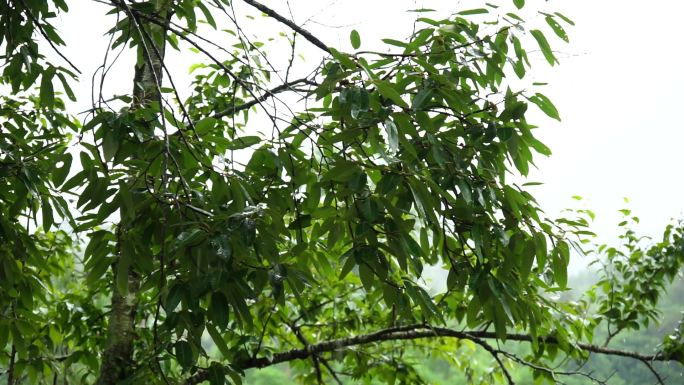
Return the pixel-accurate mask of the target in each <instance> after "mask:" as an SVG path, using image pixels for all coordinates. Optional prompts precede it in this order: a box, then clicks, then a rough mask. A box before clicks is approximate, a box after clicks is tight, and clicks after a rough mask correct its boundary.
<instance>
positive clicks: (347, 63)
mask: <svg viewBox="0 0 684 385" xmlns="http://www.w3.org/2000/svg"><path fill="white" fill-rule="evenodd" d="M330 53H331V54H332V56H333V58H335V60H337V61H338V62H339V63H340V64H342V65H343V66H344V67H346V68H347V69H350V70H354V69H356V63H355V62H354V60H352V59H351V57H350V56H349V55H347V54H346V53H343V52H340V51H338V50H336V49H335V48H332V47H330Z"/></svg>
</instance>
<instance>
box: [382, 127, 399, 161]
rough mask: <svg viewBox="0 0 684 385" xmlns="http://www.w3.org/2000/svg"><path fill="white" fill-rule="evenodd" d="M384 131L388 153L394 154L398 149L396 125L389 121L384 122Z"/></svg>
mask: <svg viewBox="0 0 684 385" xmlns="http://www.w3.org/2000/svg"><path fill="white" fill-rule="evenodd" d="M385 131H386V132H387V147H388V150H389V152H390V153H392V154H394V153H396V152H397V150H398V149H399V133H398V131H397V125H396V124H394V122H393V121H392V120H391V119H387V120H385Z"/></svg>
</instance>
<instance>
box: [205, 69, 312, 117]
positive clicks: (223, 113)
mask: <svg viewBox="0 0 684 385" xmlns="http://www.w3.org/2000/svg"><path fill="white" fill-rule="evenodd" d="M300 83H306V84H309V83H311V81H310V80H309V79H307V78H301V79H297V80H293V81H291V82H288V83H284V84H281V85H279V86H277V87H275V88H272V89H270V90H264V93H263V94H262V95H261V96H259V97H257V98H256V99H252V100H250V101H248V102H245V103H242V104H239V105H237V106H234V107H230V108H227V109H225V110H223V111H219V112H217V113H215V114H214V115H213V116H212V117H213V118H215V119H220V118H222V117H224V116H230V115H234V114H236V113H238V112H240V111H243V110H246V109H248V108H250V107H252V106H255V105H257V104H259V103H262V102H264V101H266V100H267V99H268V98H270V97H273V96H275V95H276V94H279V93H281V92H284V91H289V90H291V89H292V87H293V86H294V85H297V84H300Z"/></svg>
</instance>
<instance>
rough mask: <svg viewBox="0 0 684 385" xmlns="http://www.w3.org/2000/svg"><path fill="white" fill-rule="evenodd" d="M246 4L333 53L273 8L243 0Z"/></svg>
mask: <svg viewBox="0 0 684 385" xmlns="http://www.w3.org/2000/svg"><path fill="white" fill-rule="evenodd" d="M243 1H244V2H245V3H247V4H249V5H251V6H252V7H254V8H256V9H258V10H260V11H261V12H263V13H265V14H266V15H268V16H270V17H272V18H274V19H276V20H278V21H279V22H281V23H283V24H285V25H287V26H288V27H290V28H291V29H292V30H293V31H296V32H297V33H298V34H300V35H302V36H303V37H304V38H305V39H306V40H308V41H309V42H310V43H311V44H313V45H315V46H316V47H318V48H320V49H322V50H323V51H325V52H327V53H331V52H330V49H329V48H328V46H327V45H326V44H325V43H323V42H322V41H320V40H319V39H318V38H317V37H316V36H314V35H312V34H311V32H309V31H307V30H305V29H304V28H302V27H300V26H298V25H297V24H295V23H294V22H293V21H292V20H290V19H288V18H286V17H284V16H282V15H280V14H279V13H278V12H276V11H274V10H272V9H271V8H269V7H267V6H265V5H263V4H261V3H259V2H258V1H254V0H243Z"/></svg>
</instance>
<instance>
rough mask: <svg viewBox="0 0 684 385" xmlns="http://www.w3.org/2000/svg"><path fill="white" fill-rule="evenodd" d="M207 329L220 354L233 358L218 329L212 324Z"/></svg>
mask: <svg viewBox="0 0 684 385" xmlns="http://www.w3.org/2000/svg"><path fill="white" fill-rule="evenodd" d="M206 328H207V332H208V333H209V336H210V337H211V339H212V340H213V341H214V344H216V347H217V348H218V350H219V352H221V354H223V357H224V358H227V357H231V356H232V354H231V352H230V349H229V348H228V345H227V344H226V341H225V340H224V339H223V336H222V335H221V333H219V331H218V330H217V329H216V327H215V326H214V325H212V324H207V325H206Z"/></svg>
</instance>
